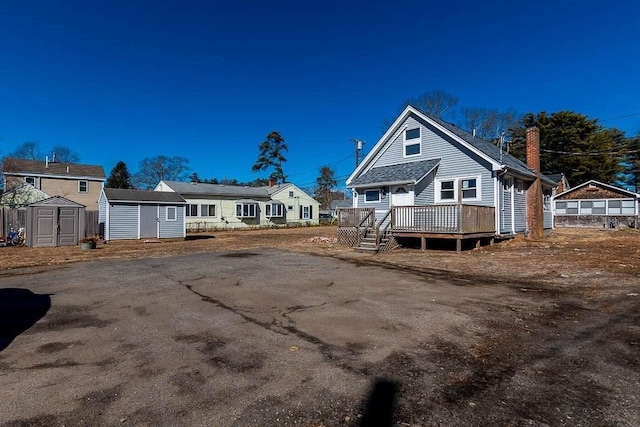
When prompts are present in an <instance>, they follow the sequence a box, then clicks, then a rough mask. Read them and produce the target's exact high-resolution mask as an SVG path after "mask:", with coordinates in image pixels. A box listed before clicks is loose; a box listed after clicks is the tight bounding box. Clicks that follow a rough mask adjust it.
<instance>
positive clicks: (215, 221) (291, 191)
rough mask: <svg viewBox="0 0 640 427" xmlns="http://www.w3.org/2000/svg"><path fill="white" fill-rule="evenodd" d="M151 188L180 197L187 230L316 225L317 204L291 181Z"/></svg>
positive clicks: (170, 183) (170, 184)
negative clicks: (256, 184)
mask: <svg viewBox="0 0 640 427" xmlns="http://www.w3.org/2000/svg"><path fill="white" fill-rule="evenodd" d="M155 190H156V191H159V192H167V191H169V192H176V193H178V194H180V195H181V196H182V197H184V199H185V200H186V201H187V206H186V227H187V231H209V230H215V229H227V228H259V227H274V226H287V225H312V224H318V213H319V206H320V204H319V203H318V202H317V201H316V200H314V199H313V198H312V197H311V196H309V195H308V194H306V193H305V192H304V191H302V190H301V189H300V188H298V187H297V186H295V185H294V184H291V183H286V184H279V185H272V186H264V187H246V186H238V185H223V184H204V183H195V182H192V183H188V182H177V181H161V182H160V183H159V184H158V185H157V186H156V188H155Z"/></svg>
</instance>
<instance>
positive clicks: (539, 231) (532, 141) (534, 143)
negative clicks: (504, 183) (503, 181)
mask: <svg viewBox="0 0 640 427" xmlns="http://www.w3.org/2000/svg"><path fill="white" fill-rule="evenodd" d="M527 166H528V167H529V169H532V170H533V172H535V174H536V178H535V180H534V181H533V182H532V183H531V185H530V186H529V188H528V189H527V229H528V231H529V234H528V237H529V238H530V239H540V238H542V237H543V236H544V210H543V209H542V182H541V180H540V130H539V129H538V128H537V127H535V126H534V127H530V128H527Z"/></svg>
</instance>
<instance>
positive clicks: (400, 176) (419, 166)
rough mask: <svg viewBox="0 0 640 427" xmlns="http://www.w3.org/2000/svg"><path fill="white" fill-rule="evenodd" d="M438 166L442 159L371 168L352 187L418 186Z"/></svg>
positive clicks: (352, 183)
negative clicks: (375, 185)
mask: <svg viewBox="0 0 640 427" xmlns="http://www.w3.org/2000/svg"><path fill="white" fill-rule="evenodd" d="M438 164H440V159H431V160H422V161H419V162H411V163H401V164H398V165H390V166H381V167H377V168H371V169H369V170H368V171H366V172H365V173H363V174H362V175H360V176H359V177H357V178H356V179H354V180H353V181H351V183H350V185H352V186H360V185H374V184H379V185H390V184H408V183H411V184H417V183H418V182H419V181H420V180H422V178H424V177H425V176H427V175H428V174H429V172H431V171H432V170H433V169H434V168H435V167H436V166H438Z"/></svg>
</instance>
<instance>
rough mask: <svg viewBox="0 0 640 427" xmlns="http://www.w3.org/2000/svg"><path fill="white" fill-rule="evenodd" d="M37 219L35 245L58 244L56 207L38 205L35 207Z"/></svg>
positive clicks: (34, 211)
mask: <svg viewBox="0 0 640 427" xmlns="http://www.w3.org/2000/svg"><path fill="white" fill-rule="evenodd" d="M33 213H34V217H35V219H36V226H35V230H34V231H35V233H36V235H35V236H34V237H35V239H34V244H35V246H56V242H57V240H56V228H57V224H56V219H57V218H56V216H57V213H58V209H57V208H55V207H45V206H38V207H34V208H33Z"/></svg>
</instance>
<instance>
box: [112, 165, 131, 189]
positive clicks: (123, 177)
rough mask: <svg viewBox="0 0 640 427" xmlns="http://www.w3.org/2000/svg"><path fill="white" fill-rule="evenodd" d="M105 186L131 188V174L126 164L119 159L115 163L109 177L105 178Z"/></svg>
mask: <svg viewBox="0 0 640 427" xmlns="http://www.w3.org/2000/svg"><path fill="white" fill-rule="evenodd" d="M106 187H107V188H125V189H126V188H132V185H131V174H130V173H129V170H128V169H127V165H126V164H125V163H124V162H123V161H122V160H120V161H119V162H118V163H116V165H115V166H114V167H113V169H111V174H110V175H109V178H107V184H106Z"/></svg>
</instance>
